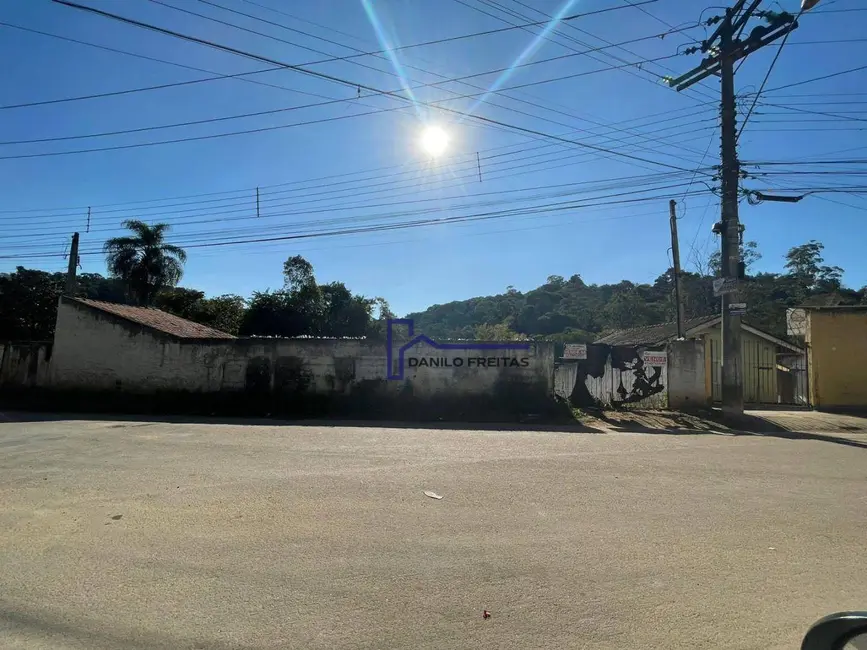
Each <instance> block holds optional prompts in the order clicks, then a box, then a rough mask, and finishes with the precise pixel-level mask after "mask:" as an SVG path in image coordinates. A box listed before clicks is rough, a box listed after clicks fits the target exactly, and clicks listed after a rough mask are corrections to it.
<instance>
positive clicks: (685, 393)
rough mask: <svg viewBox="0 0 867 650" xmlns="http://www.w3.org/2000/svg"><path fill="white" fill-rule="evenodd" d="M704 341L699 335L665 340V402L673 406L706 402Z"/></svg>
mask: <svg viewBox="0 0 867 650" xmlns="http://www.w3.org/2000/svg"><path fill="white" fill-rule="evenodd" d="M705 369H706V366H705V345H704V341H702V340H700V339H690V340H686V341H672V342H671V343H669V344H668V406H669V407H670V408H673V409H682V408H696V407H702V406H707V404H708V396H707V389H706V386H705Z"/></svg>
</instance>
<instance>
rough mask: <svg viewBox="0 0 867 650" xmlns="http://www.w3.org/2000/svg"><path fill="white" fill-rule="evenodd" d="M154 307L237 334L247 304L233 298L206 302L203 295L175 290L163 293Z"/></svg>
mask: <svg viewBox="0 0 867 650" xmlns="http://www.w3.org/2000/svg"><path fill="white" fill-rule="evenodd" d="M153 306H154V307H157V308H158V309H162V310H163V311H167V312H169V313H171V314H175V315H177V316H180V317H182V318H187V319H189V320H191V321H195V322H197V323H201V324H202V325H208V326H209V327H213V328H215V329H218V330H220V331H223V332H228V333H229V334H237V333H238V331H239V329H240V327H241V321H242V319H243V316H244V311H245V310H246V308H247V303H246V301H245V300H244V299H243V298H242V297H241V296H236V295H232V294H227V295H223V296H217V297H216V298H205V294H204V293H203V292H201V291H196V290H194V289H185V288H184V287H172V288H170V289H163V290H162V291H160V292H159V293H158V294H157V295H156V297H155V298H154V301H153Z"/></svg>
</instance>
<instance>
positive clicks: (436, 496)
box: [424, 490, 442, 499]
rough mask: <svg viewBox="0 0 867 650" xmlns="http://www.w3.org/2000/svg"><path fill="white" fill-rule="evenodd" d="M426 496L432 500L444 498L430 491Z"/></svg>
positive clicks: (426, 492)
mask: <svg viewBox="0 0 867 650" xmlns="http://www.w3.org/2000/svg"><path fill="white" fill-rule="evenodd" d="M424 495H425V496H426V497H430V498H431V499H442V496H441V495H439V494H437V493H436V492H431V491H430V490H425V491H424Z"/></svg>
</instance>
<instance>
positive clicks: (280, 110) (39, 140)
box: [0, 0, 677, 146]
mask: <svg viewBox="0 0 867 650" xmlns="http://www.w3.org/2000/svg"><path fill="white" fill-rule="evenodd" d="M152 1H154V0H152ZM674 56H677V55H670V56H665V57H660V59H669V58H673V57H674ZM543 62H545V61H537V62H535V63H543ZM629 65H634V64H629ZM611 69H616V67H615V68H611ZM607 71H608V69H601V70H589V71H585V72H581V73H577V74H572V75H564V76H561V77H555V78H552V79H542V80H538V81H533V82H529V83H525V84H521V85H518V86H510V87H507V88H502V89H500V91H495V92H502V91H507V90H513V89H515V88H525V87H528V86H536V85H541V84H546V83H552V82H555V81H562V80H564V79H572V78H575V77H579V76H587V75H591V74H595V73H598V72H607ZM496 72H499V70H494V71H488V72H480V73H476V74H473V75H467V76H465V77H457V78H455V79H449V80H447V81H437V82H433V83H429V84H420V85H418V86H413V87H411V88H410V90H413V91H415V90H418V89H421V88H427V87H431V86H438V85H440V84H443V83H449V82H453V81H461V80H462V79H466V78H469V77H477V76H484V75H489V74H494V73H496ZM395 92H397V91H395ZM487 92H488V91H482V92H479V93H470V94H466V95H458V96H455V97H449V98H446V99H442V100H438V101H436V102H429V104H431V105H436V106H438V105H439V104H441V103H442V102H446V101H454V100H458V99H467V98H473V97H478V96H481V95H484V94H487ZM356 101H357V99H356V98H355V97H346V98H341V99H331V100H328V101H324V102H316V103H314V104H302V105H300V106H288V107H282V108H275V109H270V110H267V111H255V112H252V113H241V114H238V115H227V116H222V117H211V118H207V119H202V120H190V121H187V122H177V123H174V124H162V125H155V126H145V127H139V128H134V129H120V130H115V131H103V132H100V133H87V134H80V135H69V136H55V137H51V138H35V139H30V140H7V141H4V142H0V146H8V145H21V144H37V143H45V142H61V141H67V140H81V139H86V138H101V137H107V136H116V135H127V134H131V133H142V132H146V131H157V130H162V129H173V128H179V127H187V126H198V125H201V124H212V123H216V122H225V121H228V120H238V119H244V118H249V117H261V116H263V115H274V114H277V113H285V112H290V111H296V110H302V109H306V108H321V107H323V106H332V105H334V104H341V103H346V102H356ZM401 108H403V107H401ZM541 119H544V118H541Z"/></svg>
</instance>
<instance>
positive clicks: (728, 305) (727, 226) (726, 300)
mask: <svg viewBox="0 0 867 650" xmlns="http://www.w3.org/2000/svg"><path fill="white" fill-rule="evenodd" d="M745 4H746V0H736V2H735V4H734V6H733V7H732V8H730V9H726V12H725V15H724V16H716V17H714V18H711V19H709V20H708V21H707V22H706V23H705V24H706V25H707V26H710V25H713V24H716V23H719V26H718V27H717V28H716V31H714V33H713V34H712V35H711V36H710V38H708V39H707V40H706V41H703V42H702V44H701V47H690V48H687V49H686V51H685V54H693V53H695V52H697V51H699V50H701V51H702V52H704V53H708V54H709V56H708V57H707V58H705V59H704V60H703V61H702V62H701V64H700V65H699V66H698V67H696V68H693V69H692V70H690V71H689V72H687V73H686V74H683V75H681V76H680V77H678V78H676V79H668V83H669V85H671V86H674V87H675V88H676V89H677V90H678V91H681V90H684V89H685V88H689V87H690V86H692V85H693V84H695V83H697V82H699V81H701V80H702V79H706V78H707V77H709V76H711V75H718V76H719V78H720V91H721V97H720V154H721V158H722V160H721V166H720V181H721V185H722V187H721V190H722V191H721V195H722V201H721V218H720V222H719V223H718V224H717V225H716V226H715V227H714V232H716V233H718V234H719V235H720V236H721V239H722V242H721V249H720V253H721V256H722V260H721V261H722V276H723V278H724V279H725V280H727V281H728V282H726V283H725V284H724V285H723V286H724V289H723V290H722V291H721V293H722V295H721V298H722V407H723V410H724V411H728V412H731V413H742V412H743V410H744V387H743V375H742V369H741V313H742V309H743V306H742V305H740V304H739V303H738V299H737V283H738V281H739V279H740V276H741V260H740V240H741V231H742V227H741V225H740V220H739V217H738V180H739V175H740V166H739V163H738V154H737V141H738V133H737V122H736V115H735V110H736V104H735V73H734V64H735V61H737V60H739V59H743V58H744V57H746V56H747V55H749V54H751V53H753V52H755V51H756V50H758V49H760V48H762V47H764V46H765V45H768V44H770V43H772V42H773V41H775V40H777V39H778V38H780V37H781V36H784V35H786V34H788V33H789V32H791V31H793V30H795V29H797V28H798V21H797V20H796V18H795V17H794V16H793V15H791V14H788V13H785V12H779V13H773V14H771V12H765V13H764V14H763V17H764V18H765V19H766V21H767V23H768V24H767V25H766V26H761V27H757V28H755V29H753V30H751V31H750V32H749V36H747V37H746V38H744V39H743V40H741V39H739V38H736V36H735V34H737V33H740V32H741V31H744V29H743V28H744V27H745V25H746V22H747V21H748V20H749V19H750V17H751V16H752V15H753V12H754V11H755V10H756V9H757V8H758V6H759V5H760V4H761V0H753V2H751V3H750V5H749V6H748V7H747V8H746V9H744V5H745ZM717 39H719V44H718V45H716V46H715V45H714V43H715V42H716V41H717ZM733 306H737V308H736V309H735V310H734V312H733V311H732V308H733Z"/></svg>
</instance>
